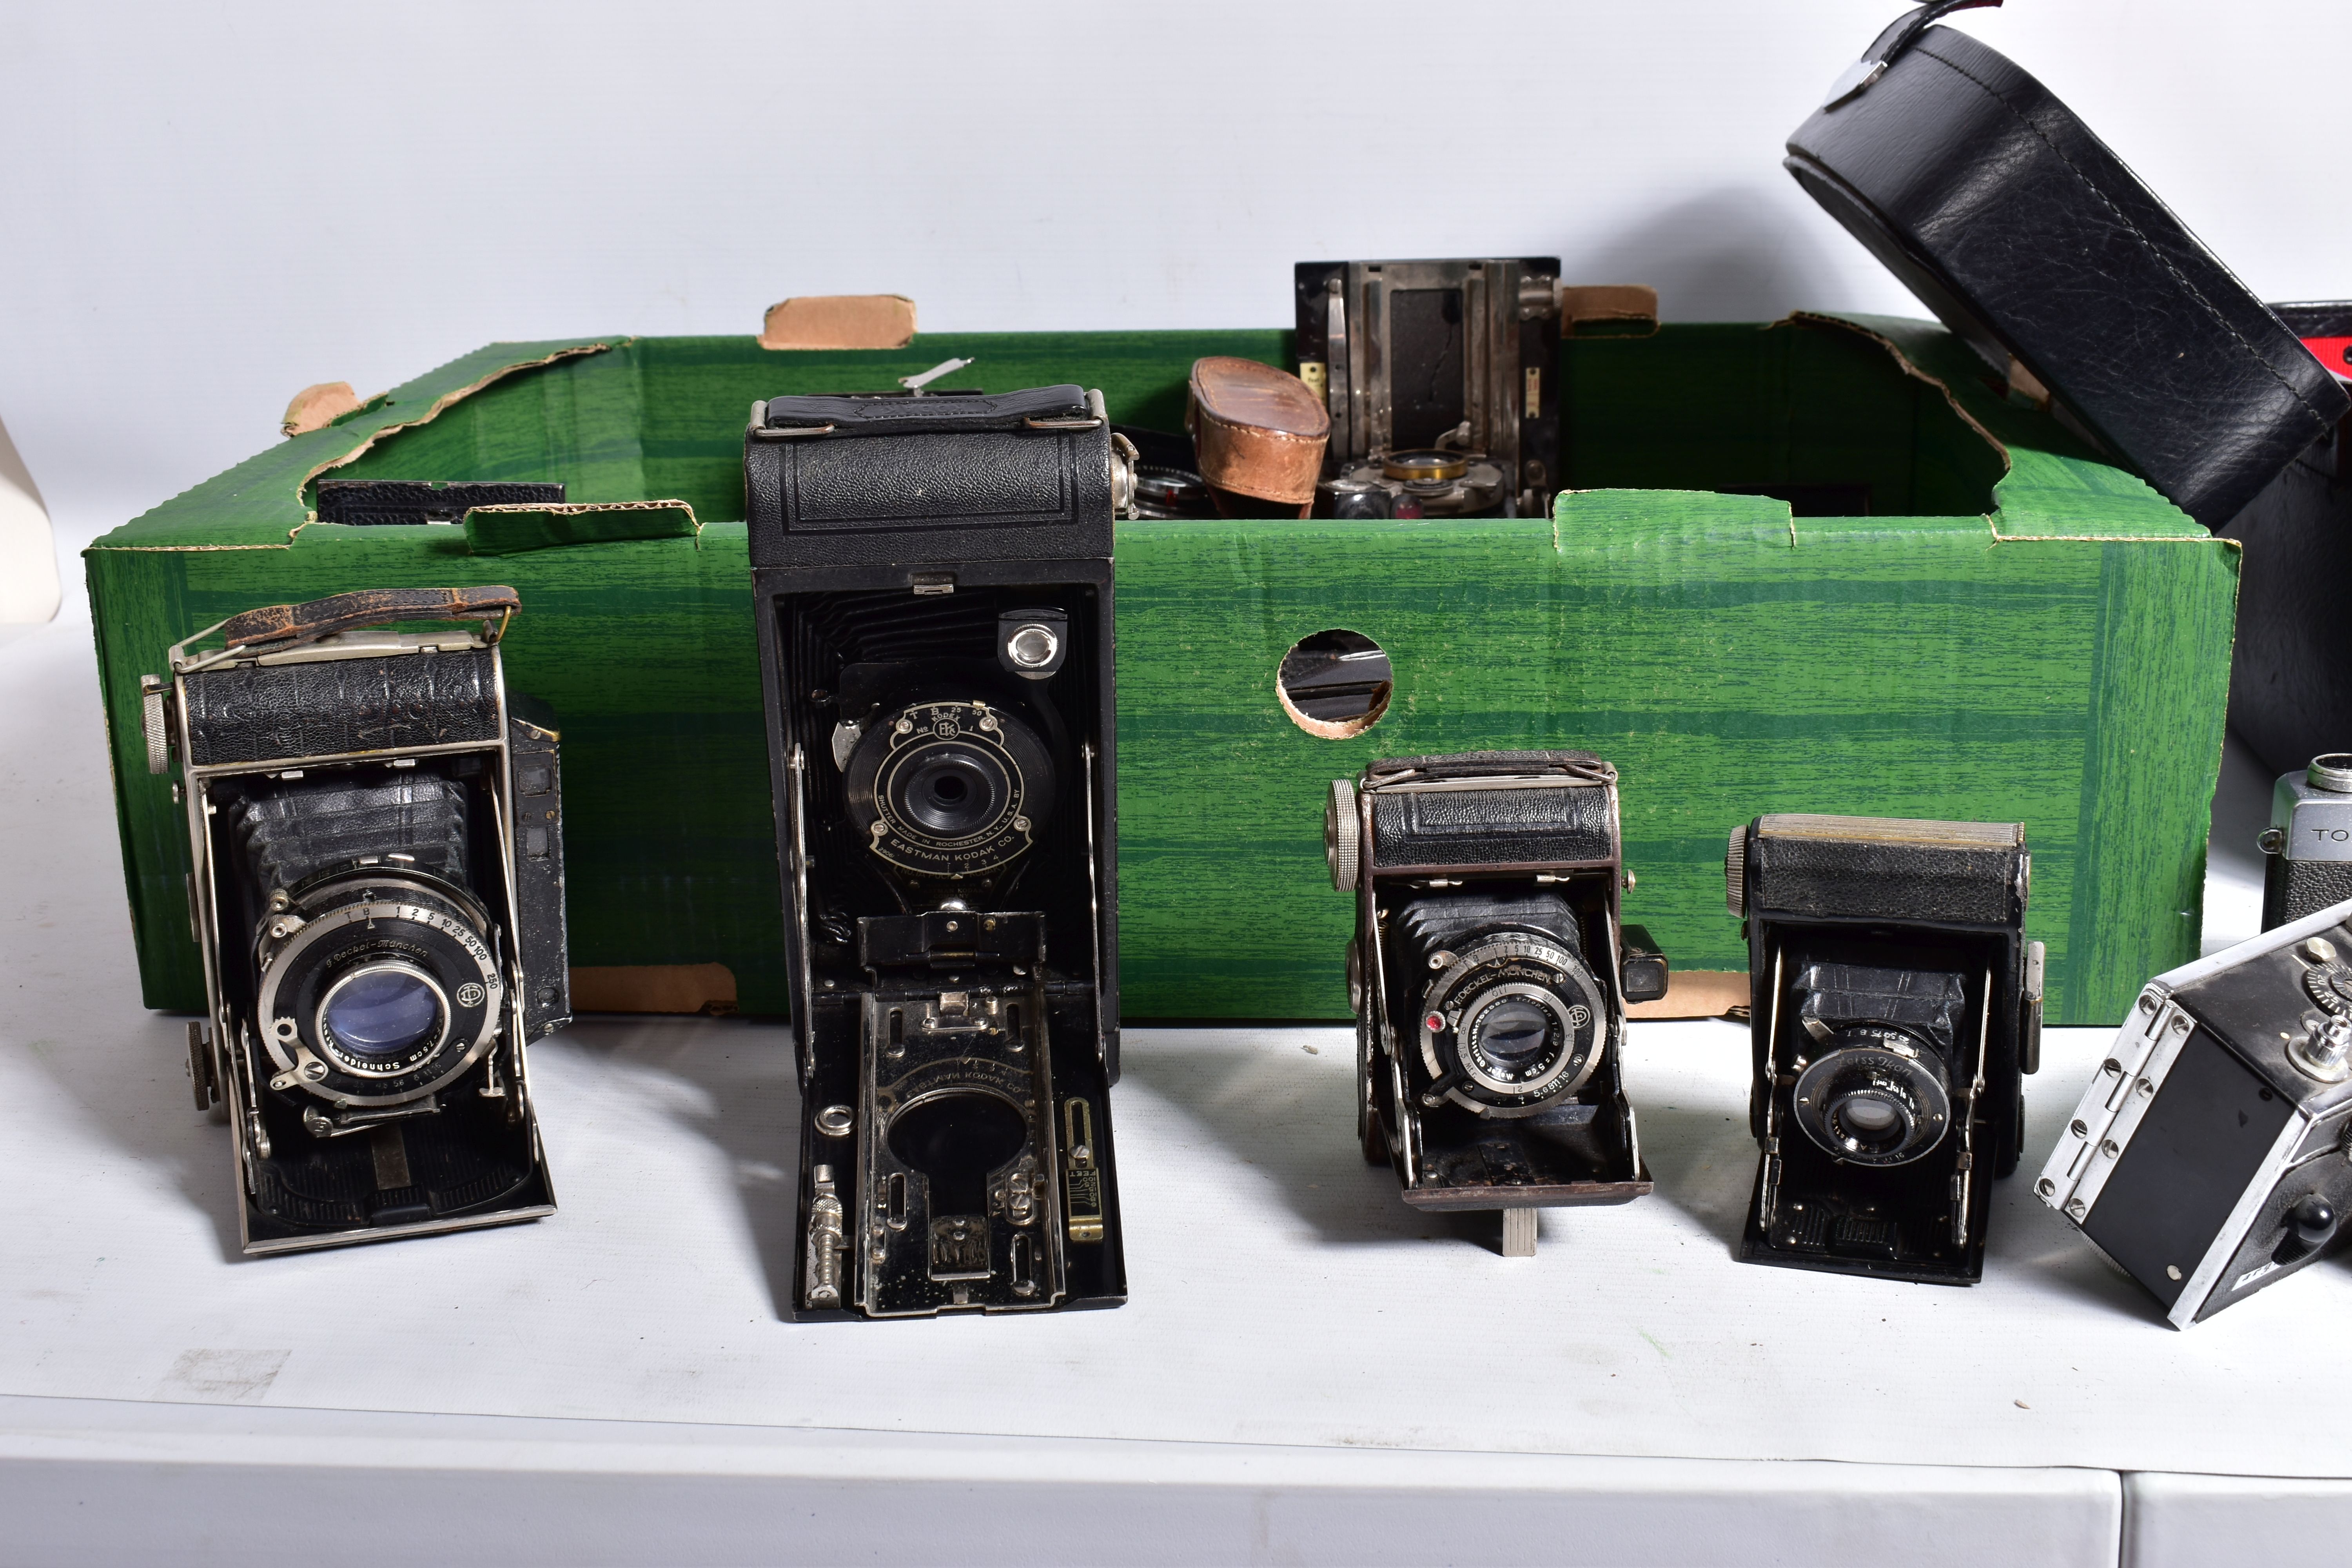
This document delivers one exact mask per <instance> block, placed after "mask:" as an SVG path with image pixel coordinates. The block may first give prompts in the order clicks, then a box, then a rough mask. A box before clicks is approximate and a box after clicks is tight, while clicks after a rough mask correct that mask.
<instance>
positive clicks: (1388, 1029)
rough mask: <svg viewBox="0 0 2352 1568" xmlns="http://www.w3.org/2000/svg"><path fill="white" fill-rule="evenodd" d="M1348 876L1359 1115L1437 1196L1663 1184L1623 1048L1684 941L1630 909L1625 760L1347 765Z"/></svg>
mask: <svg viewBox="0 0 2352 1568" xmlns="http://www.w3.org/2000/svg"><path fill="white" fill-rule="evenodd" d="M1323 843H1324V850H1325V854H1326V856H1327V857H1328V859H1329V861H1330V867H1331V884H1332V886H1333V887H1335V888H1337V889H1339V890H1340V891H1341V892H1343V893H1353V894H1354V895H1355V896H1356V934H1355V937H1354V938H1353V939H1352V940H1351V941H1350V942H1349V944H1348V1005H1349V1009H1350V1010H1351V1011H1353V1012H1354V1014H1355V1016H1356V1068H1357V1112H1356V1128H1357V1131H1358V1133H1359V1135H1360V1138H1361V1140H1362V1142H1363V1149H1364V1158H1365V1160H1366V1161H1368V1162H1370V1163H1372V1164H1375V1165H1383V1164H1389V1165H1393V1166H1394V1167H1395V1169H1396V1173H1397V1180H1398V1181H1399V1182H1400V1183H1402V1184H1403V1188H1404V1201H1405V1202H1407V1203H1409V1204H1412V1205H1414V1206H1415V1207H1416V1208H1425V1209H1499V1210H1501V1211H1502V1215H1503V1252H1504V1255H1505V1256H1506V1257H1516V1258H1531V1257H1533V1256H1534V1255H1535V1249H1536V1210H1538V1208H1556V1207H1560V1206H1564V1205H1573V1204H1622V1203H1625V1202H1627V1201H1629V1200H1630V1199H1633V1198H1637V1197H1639V1196H1641V1195H1642V1194H1644V1193H1646V1192H1648V1191H1649V1190H1650V1176H1649V1173H1648V1171H1647V1170H1645V1169H1644V1168H1643V1164H1642V1153H1641V1147H1640V1144H1639V1142H1638V1141H1637V1139H1636V1138H1635V1135H1634V1130H1633V1107H1632V1106H1631V1105H1630V1104H1628V1103H1627V1102H1626V1100H1625V1089H1624V1084H1623V1081H1622V1077H1621V1074H1620V1069H1619V1050H1620V1047H1622V1044H1623V1040H1624V1034H1625V1005H1626V1004H1627V1003H1628V1002H1646V1001H1651V1000H1654V999H1655V998H1657V997H1659V996H1663V995H1664V994H1665V990H1666V962H1665V960H1664V957H1662V956H1660V954H1659V953H1658V952H1657V950H1656V948H1655V947H1654V945H1653V944H1652V943H1651V942H1650V940H1649V937H1648V935H1647V933H1645V932H1644V931H1643V930H1642V929H1641V928H1640V927H1639V926H1626V927H1622V929H1621V927H1620V925H1619V923H1618V909H1617V899H1618V891H1619V888H1620V885H1621V881H1622V875H1623V872H1622V866H1621V864H1620V858H1619V850H1618V837H1617V770H1616V769H1614V768H1612V767H1611V766H1610V765H1609V764H1608V763H1604V762H1602V761H1601V759H1600V758H1598V757H1595V756H1592V755H1591V754H1590V753H1588V752H1465V753H1463V754H1461V755H1457V756H1448V757H1400V758H1391V759H1388V760H1385V761H1381V762H1376V763H1372V764H1371V765H1370V767H1368V768H1366V769H1365V770H1364V774H1363V778H1362V781H1361V783H1360V784H1357V783H1353V782H1350V781H1349V780H1347V779H1335V780H1333V781H1332V784H1331V795H1330V799H1329V801H1328V804H1327V806H1326V809H1325V812H1324V819H1323Z"/></svg>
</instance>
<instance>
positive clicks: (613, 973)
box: [572, 963, 736, 1015]
mask: <svg viewBox="0 0 2352 1568" xmlns="http://www.w3.org/2000/svg"><path fill="white" fill-rule="evenodd" d="M735 998H736V993H735V972H734V971H733V970H731V969H729V968H728V967H727V966H726V965H725V964H723V963H631V964H613V965H609V966H607V965H591V966H589V967H586V968H581V969H574V970H572V1011H573V1012H574V1013H707V1014H713V1015H720V1014H729V1013H732V1012H734V1011H735Z"/></svg>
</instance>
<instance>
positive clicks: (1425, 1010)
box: [1420, 932, 1609, 1109]
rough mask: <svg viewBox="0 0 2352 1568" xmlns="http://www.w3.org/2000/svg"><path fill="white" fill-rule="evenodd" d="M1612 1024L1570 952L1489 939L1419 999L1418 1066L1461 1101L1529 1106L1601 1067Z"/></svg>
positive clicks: (1597, 990)
mask: <svg viewBox="0 0 2352 1568" xmlns="http://www.w3.org/2000/svg"><path fill="white" fill-rule="evenodd" d="M1608 1025H1609V1019H1608V1012H1607V1003H1606V1001H1605V999H1604V997H1603V995H1602V994H1601V987H1600V985H1599V984H1597V983H1596V982H1595V981H1594V980H1593V978H1592V974H1591V971H1589V970H1588V969H1586V968H1585V966H1584V964H1583V963H1582V962H1581V961H1580V960H1579V959H1578V958H1577V957H1576V956H1575V955H1574V954H1573V953H1571V952H1569V950H1568V949H1567V948H1566V947H1564V946H1562V945H1561V944H1559V942H1554V941H1551V940H1549V939H1548V938H1543V937H1538V936H1535V935H1531V934H1524V933H1516V932H1515V933H1509V934H1506V935H1501V936H1492V937H1485V938H1481V939H1478V940H1476V941H1475V942H1474V943H1472V944H1470V945H1468V946H1466V947H1465V949H1464V950H1463V951H1462V952H1461V953H1460V955H1459V956H1458V957H1456V958H1455V959H1454V962H1453V963H1451V964H1450V965H1448V966H1447V967H1446V968H1445V969H1444V971H1443V972H1442V973H1440V974H1439V975H1438V976H1437V978H1436V979H1435V980H1433V982H1431V984H1430V986H1429V989H1428V991H1427V992H1426V994H1424V995H1423V1001H1422V1011H1421V1018H1420V1034H1421V1047H1422V1060H1423V1066H1424V1067H1426V1068H1428V1071H1429V1074H1430V1077H1431V1079H1432V1080H1433V1083H1434V1084H1437V1085H1442V1086H1444V1090H1445V1091H1446V1092H1447V1093H1449V1094H1450V1095H1451V1096H1453V1097H1454V1098H1456V1099H1459V1100H1465V1101H1467V1102H1469V1103H1471V1104H1472V1105H1474V1106H1476V1107H1480V1108H1487V1107H1494V1108H1507V1109H1523V1108H1528V1107H1533V1106H1537V1105H1540V1104H1543V1103H1546V1102H1548V1101H1550V1100H1557V1099H1559V1098H1561V1097H1562V1096H1565V1095H1569V1094H1572V1093H1574V1092H1575V1091H1576V1090H1577V1089H1580V1088H1582V1087H1583V1085H1584V1083H1585V1080H1586V1079H1590V1078H1591V1076H1592V1073H1593V1070H1594V1069H1595V1068H1597V1067H1599V1066H1600V1063H1601V1055H1602V1052H1603V1050H1604V1048H1605V1047H1606V1046H1607V1044H1608V1036H1609V1027H1608Z"/></svg>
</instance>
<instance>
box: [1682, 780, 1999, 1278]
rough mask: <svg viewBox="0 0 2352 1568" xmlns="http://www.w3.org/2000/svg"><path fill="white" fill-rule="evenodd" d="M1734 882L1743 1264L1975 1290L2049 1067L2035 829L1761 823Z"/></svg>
mask: <svg viewBox="0 0 2352 1568" xmlns="http://www.w3.org/2000/svg"><path fill="white" fill-rule="evenodd" d="M1724 873H1725V883H1726V891H1727V897H1728V901H1729V904H1730V907H1731V912H1732V913H1734V914H1737V915H1743V916H1744V917H1745V918H1746V920H1747V932H1748V987H1749V991H1748V994H1749V1007H1750V1018H1751V1024H1750V1030H1751V1037H1752V1039H1753V1042H1754V1050H1755V1077H1754V1079H1753V1082H1752V1087H1751V1090H1750V1100H1749V1116H1750V1121H1751V1124H1752V1127H1753V1130H1754V1131H1755V1134H1756V1138H1757V1141H1758V1142H1759V1143H1760V1144H1761V1145H1762V1149H1763V1158H1762V1160H1761V1162H1760V1163H1759V1169H1758V1172H1757V1178H1756V1194H1755V1200H1754V1202H1753V1203H1752V1204H1751V1205H1750V1206H1749V1209H1748V1225H1747V1229H1746V1231H1745V1233H1744V1235H1743V1236H1742V1237H1741V1239H1740V1246H1739V1256H1740V1257H1741V1258H1744V1259H1746V1260H1747V1261H1748V1262H1750V1263H1772V1264H1780V1265H1782V1266H1785V1267H1789V1268H1821V1269H1828V1270H1832V1271H1834V1272H1840V1273H1849V1274H1874V1275H1883V1276H1885V1277H1887V1278H1890V1279H1913V1280H1920V1281H1924V1282H1929V1283H1937V1284H1949V1285H1966V1284H1973V1283H1974V1282H1975V1281H1976V1280H1977V1279H1979V1277H1980V1276H1981V1274H1982V1273H1983V1269H1984V1243H1985V1226H1986V1219H1987V1216H1988V1215H1989V1214H1990V1205H1991V1184H1992V1180H1993V1179H1994V1178H1996V1177H2000V1176H2006V1175H2008V1174H2009V1173H2010V1172H2011V1171H2012V1170H2014V1169H2015V1168H2016V1165H2017V1157H2018V1140H2019V1138H2020V1136H2021V1131H2022V1127H2023V1120H2024V1102H2023V1090H2022V1088H2021V1075H2022V1074H2025V1073H2030V1072H2032V1071H2033V1070H2034V1068H2035V1067H2036V1066H2037V1065H2038V1064H2039V1058H2040V1055H2041V1038H2042V944H2041V943H2040V942H2027V941H2026V940H2025V905H2026V898H2027V893H2028V889H2029V881H2030V877H2031V860H2030V858H2029V857H2028V855H2027V853H2026V848H2025V829H2024V827H2023V826H2022V825H2021V824H2017V823H1986V822H1921V821H1908V820H1902V819H1895V818H1886V817H1862V816H1801V815H1794V814H1788V815H1772V816H1759V817H1757V818H1756V819H1755V820H1754V821H1752V822H1749V823H1747V824H1744V825H1743V826H1739V827H1738V828H1735V829H1733V831H1732V835H1731V843H1730V847H1729V849H1728V852H1727V857H1726V860H1725V865H1724Z"/></svg>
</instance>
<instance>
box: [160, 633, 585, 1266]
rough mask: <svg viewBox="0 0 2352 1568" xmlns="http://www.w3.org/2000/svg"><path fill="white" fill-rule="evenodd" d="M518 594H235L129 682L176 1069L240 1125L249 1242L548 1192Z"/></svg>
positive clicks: (544, 964) (486, 1210)
mask: <svg viewBox="0 0 2352 1568" xmlns="http://www.w3.org/2000/svg"><path fill="white" fill-rule="evenodd" d="M516 607H517V600H516V597H515V591H514V590H513V589H512V588H499V587H490V588H444V589H381V590H374V591H370V592H362V593H355V594H341V595H336V596H334V597H332V598H327V599H319V600H315V601H313V602H312V603H310V604H306V605H276V606H273V607H270V608H267V609H259V610H251V611H247V613H246V614H244V615H241V616H234V617H232V618H230V619H229V620H226V621H224V622H222V623H221V624H220V625H219V626H212V627H208V628H206V629H205V631H202V632H199V633H197V634H196V635H195V636H194V637H190V638H189V639H187V640H186V641H185V642H183V643H180V644H178V645H177V646H175V647H173V649H172V650H171V654H170V661H171V669H172V675H171V678H170V679H168V680H167V679H163V678H161V677H157V676H149V677H147V678H146V679H145V680H144V682H143V683H142V684H143V688H144V694H145V703H146V728H147V764H148V770H149V771H150V772H151V773H165V772H169V771H171V768H172V757H173V753H174V752H176V753H177V754H178V757H179V770H178V772H179V778H178V782H177V783H176V784H174V785H173V792H174V795H175V796H180V797H182V798H184V800H185V802H186V804H187V808H188V839H189V846H190V850H191V853H192V855H193V858H194V868H195V869H194V874H193V876H192V877H191V879H190V885H189V899H190V906H191V913H192V917H193V919H194V924H195V928H196V937H197V940H198V942H200V943H201V944H202V947H203V950H204V961H205V993H206V997H207V1000H208V1003H209V1012H210V1017H209V1019H208V1020H207V1021H206V1022H205V1023H196V1024H191V1025H189V1026H188V1068H189V1073H190V1076H191V1077H192V1078H193V1079H194V1085H195V1098H196V1105H197V1108H198V1109H199V1110H215V1111H217V1113H219V1114H220V1115H222V1116H225V1117H226V1119H227V1121H228V1122H229V1124H230V1126H231V1127H232V1128H233V1129H234V1131H235V1137H234V1147H235V1150H236V1175H237V1184H238V1186H239V1188H240V1189H241V1191H242V1193H243V1197H244V1202H243V1205H242V1208H241V1210H240V1216H239V1224H240V1228H241V1234H242V1237H243V1240H244V1245H245V1250H246V1251H247V1252H248V1253H269V1252H291V1251H295V1250H298V1249H299V1248H303V1247H331V1246H334V1245H337V1244H339V1243H342V1242H352V1241H376V1240H382V1239H383V1238H386V1237H398V1236H414V1235H418V1234H423V1233H426V1232H432V1231H444V1230H462V1229H466V1228H467V1227H470V1226H483V1225H502V1224H505V1223H507V1222H509V1221H512V1220H522V1219H535V1218H537V1217H539V1216H540V1215H547V1214H552V1213H553V1212H554V1211H555V1193H554V1188H553V1186H552V1185H551V1183H550V1182H549V1179H548V1173H547V1163H546V1159H545V1157H544V1156H543V1154H542V1153H541V1149H540V1140H539V1123H538V1121H537V1119H536V1118H535V1116H534V1115H533V1113H532V1110H531V1104H530V1079H529V1076H528V1074H527V1073H526V1071H525V1068H524V1050H523V1048H524V1046H525V1044H526V1042H528V1041H530V1040H534V1039H538V1038H540V1037H542V1036H545V1035H549V1034H552V1033H553V1032H554V1031H555V1030H557V1029H559V1028H561V1027H562V1026H564V1025H565V1024H567V1023H570V1022H571V1017H570V1014H571V984H570V975H569V971H568V970H567V968H566V966H565V957H564V925H563V822H562V795H561V793H560V791H559V788H558V784H559V782H560V781H559V780H558V778H557V773H556V767H557V763H556V739H557V737H556V731H555V730H554V729H553V727H552V725H551V721H550V720H549V718H548V716H547V715H546V714H545V713H544V712H543V711H541V712H533V711H532V710H531V709H530V704H529V703H528V701H527V700H525V699H523V698H520V697H519V696H516V695H514V694H512V693H510V692H509V691H508V690H507V689H506V682H505V678H504V676H503V674H502V672H501V668H500V663H499V637H501V636H502V635H503V633H504V631H505V629H506V623H507V620H508V618H509V616H512V615H513V614H514V612H515V609H516ZM476 617H486V618H483V619H481V620H480V621H479V623H478V624H460V625H453V626H447V627H446V628H444V629H437V630H423V631H418V630H409V631H398V630H394V629H391V628H392V627H394V626H396V625H400V624H405V623H425V622H433V621H450V622H458V623H468V622H473V621H475V619H476ZM371 628H373V629H371ZM215 633H218V634H219V637H218V646H216V647H213V646H208V645H210V644H211V643H212V642H213V637H214V634H215ZM200 645H205V646H201V647H200Z"/></svg>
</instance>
